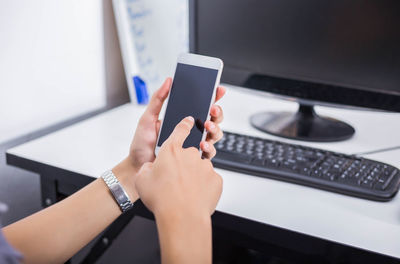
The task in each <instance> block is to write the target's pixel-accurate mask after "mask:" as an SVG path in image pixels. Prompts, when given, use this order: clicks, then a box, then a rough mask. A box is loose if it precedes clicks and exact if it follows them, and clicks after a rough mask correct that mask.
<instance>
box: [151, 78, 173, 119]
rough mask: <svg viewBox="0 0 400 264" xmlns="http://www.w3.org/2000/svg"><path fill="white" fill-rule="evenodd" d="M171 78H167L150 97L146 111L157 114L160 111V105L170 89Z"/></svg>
mask: <svg viewBox="0 0 400 264" xmlns="http://www.w3.org/2000/svg"><path fill="white" fill-rule="evenodd" d="M171 84H172V79H171V78H167V79H166V80H165V81H164V83H163V84H162V85H161V87H160V89H158V90H157V91H156V92H155V93H154V94H153V96H152V97H151V99H150V102H149V105H148V106H147V109H146V113H147V114H150V115H155V116H158V115H159V114H160V111H161V107H162V105H163V103H164V101H165V99H166V98H167V96H168V93H169V90H170V89H171Z"/></svg>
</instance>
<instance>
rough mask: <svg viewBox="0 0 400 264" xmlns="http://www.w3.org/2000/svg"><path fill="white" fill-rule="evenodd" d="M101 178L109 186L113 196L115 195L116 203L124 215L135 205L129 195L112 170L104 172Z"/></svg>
mask: <svg viewBox="0 0 400 264" xmlns="http://www.w3.org/2000/svg"><path fill="white" fill-rule="evenodd" d="M101 178H102V179H103V180H104V182H105V183H106V185H107V186H108V189H110V192H111V194H112V195H113V197H114V199H115V201H116V202H117V204H118V205H119V207H120V209H121V211H122V212H123V213H125V212H126V211H128V210H129V209H131V208H132V207H133V203H132V202H131V200H130V199H129V196H128V194H127V193H126V191H125V189H124V188H123V187H122V185H121V184H120V182H119V181H118V179H117V177H115V175H114V173H113V172H112V171H111V170H108V171H106V172H104V173H103V174H102V175H101Z"/></svg>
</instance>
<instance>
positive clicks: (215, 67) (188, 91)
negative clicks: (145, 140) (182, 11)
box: [154, 53, 223, 155]
mask: <svg viewBox="0 0 400 264" xmlns="http://www.w3.org/2000/svg"><path fill="white" fill-rule="evenodd" d="M222 68H223V62H222V60H221V59H218V58H213V57H207V56H201V55H196V54H190V53H185V54H181V55H180V56H179V57H178V63H177V65H176V69H175V75H174V78H173V82H172V87H171V90H170V91H169V95H168V99H167V104H166V108H165V114H164V117H163V118H162V119H161V120H162V123H161V128H160V132H159V133H158V139H157V144H156V148H155V150H154V153H155V155H157V153H158V150H159V149H160V147H161V145H162V144H163V143H164V141H165V140H166V139H167V138H168V137H169V135H170V134H171V133H172V131H173V130H174V128H175V126H176V125H177V124H178V123H179V122H180V121H181V120H182V119H183V118H185V117H187V116H192V117H193V118H194V120H195V126H194V127H193V129H192V131H191V132H190V135H189V136H188V137H187V139H186V140H185V142H184V144H183V147H184V148H188V147H195V148H197V149H199V151H200V153H201V150H200V142H201V141H202V140H203V139H205V137H206V134H207V133H206V131H205V129H204V123H205V122H206V121H207V120H209V119H210V108H211V106H212V105H213V104H214V101H215V96H216V90H217V87H218V85H219V81H220V79H221V73H222Z"/></svg>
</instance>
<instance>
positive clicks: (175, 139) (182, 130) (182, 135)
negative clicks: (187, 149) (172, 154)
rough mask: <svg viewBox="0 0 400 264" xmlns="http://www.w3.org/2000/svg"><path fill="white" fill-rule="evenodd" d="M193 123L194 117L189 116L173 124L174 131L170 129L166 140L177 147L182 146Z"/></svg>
mask: <svg viewBox="0 0 400 264" xmlns="http://www.w3.org/2000/svg"><path fill="white" fill-rule="evenodd" d="M193 125H194V118H193V117H191V116H188V117H185V118H184V119H182V121H181V122H179V123H178V124H177V125H176V126H175V128H174V131H172V133H171V135H170V136H169V138H168V139H167V141H168V142H170V143H171V144H173V145H175V146H177V147H182V146H183V143H184V142H185V140H186V138H187V137H188V136H189V134H190V131H191V130H192V128H193Z"/></svg>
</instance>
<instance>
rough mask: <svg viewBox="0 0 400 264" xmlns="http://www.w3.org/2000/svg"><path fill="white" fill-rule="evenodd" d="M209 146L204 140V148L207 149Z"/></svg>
mask: <svg viewBox="0 0 400 264" xmlns="http://www.w3.org/2000/svg"><path fill="white" fill-rule="evenodd" d="M209 147H210V146H209V145H208V143H207V142H204V144H203V148H204V150H208V148H209Z"/></svg>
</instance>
